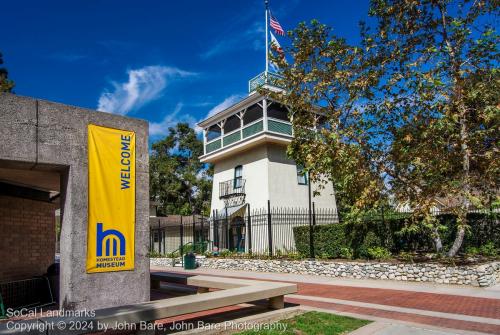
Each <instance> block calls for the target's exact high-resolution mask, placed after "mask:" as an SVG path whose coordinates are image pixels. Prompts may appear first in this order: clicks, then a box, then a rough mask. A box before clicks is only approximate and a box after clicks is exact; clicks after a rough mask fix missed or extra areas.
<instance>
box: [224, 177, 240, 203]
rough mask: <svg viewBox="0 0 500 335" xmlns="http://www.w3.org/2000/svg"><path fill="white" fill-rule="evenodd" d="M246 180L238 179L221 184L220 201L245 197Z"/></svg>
mask: <svg viewBox="0 0 500 335" xmlns="http://www.w3.org/2000/svg"><path fill="white" fill-rule="evenodd" d="M245 181H246V180H245V179H242V178H237V179H231V180H226V181H222V182H220V183H219V199H227V198H230V197H236V196H242V195H245Z"/></svg>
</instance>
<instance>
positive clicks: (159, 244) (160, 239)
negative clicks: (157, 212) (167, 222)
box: [158, 220, 162, 254]
mask: <svg viewBox="0 0 500 335" xmlns="http://www.w3.org/2000/svg"><path fill="white" fill-rule="evenodd" d="M161 242H162V238H161V230H160V220H158V253H160V254H161Z"/></svg>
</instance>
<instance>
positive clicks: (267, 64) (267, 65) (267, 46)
mask: <svg viewBox="0 0 500 335" xmlns="http://www.w3.org/2000/svg"><path fill="white" fill-rule="evenodd" d="M264 3H265V4H266V74H265V76H266V81H267V72H268V71H269V41H268V38H269V32H268V29H269V28H268V27H269V19H268V17H267V15H268V14H267V13H268V11H269V0H265V1H264Z"/></svg>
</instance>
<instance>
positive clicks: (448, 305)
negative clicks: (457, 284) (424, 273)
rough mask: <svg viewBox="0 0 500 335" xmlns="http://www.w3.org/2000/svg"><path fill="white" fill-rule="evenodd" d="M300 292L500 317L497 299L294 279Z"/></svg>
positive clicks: (499, 305)
mask: <svg viewBox="0 0 500 335" xmlns="http://www.w3.org/2000/svg"><path fill="white" fill-rule="evenodd" d="M297 285H298V288H299V293H298V294H300V295H309V296H313V297H324V298H333V299H342V300H351V301H360V302H368V303H372V304H380V305H389V306H396V307H405V308H415V309H422V310H427V311H434V312H442V313H450V314H463V315H471V316H480V317H485V318H493V319H500V300H498V299H488V298H475V297H465V296H459V295H446V294H436V293H425V292H411V291H402V290H388V289H379V288H363V287H349V286H338V285H321V284H304V283H297Z"/></svg>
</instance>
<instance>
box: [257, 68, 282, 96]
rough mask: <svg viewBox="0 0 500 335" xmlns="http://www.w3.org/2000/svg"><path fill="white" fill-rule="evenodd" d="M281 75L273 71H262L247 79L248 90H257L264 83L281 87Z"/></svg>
mask: <svg viewBox="0 0 500 335" xmlns="http://www.w3.org/2000/svg"><path fill="white" fill-rule="evenodd" d="M282 79H283V77H282V76H280V75H279V74H276V73H273V72H262V73H260V74H258V75H257V76H255V77H253V78H252V79H250V80H249V81H248V92H249V93H251V92H254V91H257V89H258V88H259V87H261V86H264V85H269V86H274V87H276V88H280V89H283V88H284V87H283V84H282V83H281V81H282Z"/></svg>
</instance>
